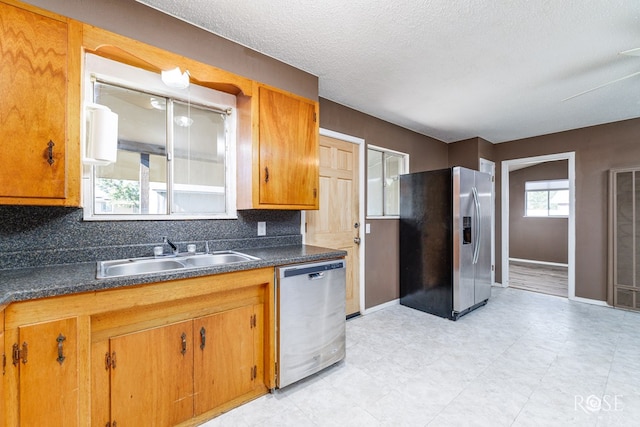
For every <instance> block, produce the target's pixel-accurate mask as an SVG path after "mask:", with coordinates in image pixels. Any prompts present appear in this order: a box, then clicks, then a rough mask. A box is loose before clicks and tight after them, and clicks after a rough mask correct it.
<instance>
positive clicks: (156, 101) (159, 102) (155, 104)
mask: <svg viewBox="0 0 640 427" xmlns="http://www.w3.org/2000/svg"><path fill="white" fill-rule="evenodd" d="M149 104H151V107H152V108H154V109H156V110H163V111H164V110H166V109H167V101H166V100H165V99H164V98H149Z"/></svg>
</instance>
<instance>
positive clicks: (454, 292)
mask: <svg viewBox="0 0 640 427" xmlns="http://www.w3.org/2000/svg"><path fill="white" fill-rule="evenodd" d="M491 192H492V185H491V176H490V175H488V174H485V173H481V172H477V171H474V170H471V169H466V168H463V167H455V168H449V169H442V170H436V171H429V172H419V173H412V174H408V175H402V176H400V304H402V305H406V306H408V307H412V308H415V309H418V310H422V311H425V312H427V313H431V314H435V315H437V316H440V317H446V318H448V319H452V320H457V319H458V318H459V317H460V316H462V315H464V314H466V313H468V312H469V311H471V310H473V309H475V308H477V307H480V306H482V305H484V304H486V303H487V301H488V299H489V297H490V296H491V199H492V197H491Z"/></svg>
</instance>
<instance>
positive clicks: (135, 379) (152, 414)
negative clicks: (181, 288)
mask: <svg viewBox="0 0 640 427" xmlns="http://www.w3.org/2000/svg"><path fill="white" fill-rule="evenodd" d="M192 329H193V321H191V320H189V321H185V322H179V323H174V324H171V325H167V326H163V327H158V328H153V329H147V330H144V331H141V332H135V333H132V334H128V335H122V336H119V337H115V338H111V339H110V350H111V358H112V362H111V421H112V423H117V424H118V425H122V426H143V425H153V426H156V427H162V426H173V425H175V424H178V423H180V422H182V421H185V420H188V419H190V418H191V417H192V416H193V351H194V349H193V345H192V344H193V333H192Z"/></svg>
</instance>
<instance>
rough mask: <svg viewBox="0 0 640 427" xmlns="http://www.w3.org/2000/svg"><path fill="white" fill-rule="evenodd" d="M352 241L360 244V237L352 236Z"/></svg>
mask: <svg viewBox="0 0 640 427" xmlns="http://www.w3.org/2000/svg"><path fill="white" fill-rule="evenodd" d="M353 243H355V244H356V245H359V244H360V238H359V237H354V238H353Z"/></svg>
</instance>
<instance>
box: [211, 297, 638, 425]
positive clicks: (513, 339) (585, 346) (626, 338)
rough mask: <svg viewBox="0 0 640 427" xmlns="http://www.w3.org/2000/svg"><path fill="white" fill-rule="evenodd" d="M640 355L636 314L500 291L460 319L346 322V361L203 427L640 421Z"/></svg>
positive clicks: (417, 315) (415, 316)
mask: <svg viewBox="0 0 640 427" xmlns="http://www.w3.org/2000/svg"><path fill="white" fill-rule="evenodd" d="M639 354H640V313H635V312H627V311H622V310H617V309H613V308H609V307H603V306H597V305H591V304H585V303H580V302H575V301H571V300H568V299H567V298H559V297H556V296H550V295H544V294H541V293H534V292H527V291H523V290H519V289H513V288H498V287H494V288H492V297H491V299H490V300H489V303H488V304H487V305H486V306H484V307H481V308H479V309H478V310H475V311H474V312H471V313H469V314H467V315H466V316H463V317H461V318H460V319H459V320H458V321H457V322H452V321H450V320H446V319H441V318H439V317H436V316H433V315H430V314H426V313H423V312H420V311H417V310H413V309H411V308H407V307H404V306H401V305H392V306H388V307H386V308H384V309H381V310H379V311H376V312H373V313H370V314H367V315H364V316H361V317H357V318H354V319H352V320H349V321H348V322H347V356H346V359H345V360H344V361H342V362H340V363H338V364H336V365H334V366H333V367H330V368H328V369H326V370H325V371H323V372H321V373H319V374H316V375H314V376H312V377H310V378H307V379H305V380H302V381H300V382H298V383H296V384H294V385H291V386H289V387H287V388H285V389H283V390H280V391H277V392H275V393H274V394H268V395H266V396H263V397H261V398H259V399H256V400H254V401H252V402H250V403H248V404H246V405H243V406H241V407H239V408H236V409H234V410H231V411H229V412H228V413H226V414H223V415H221V416H219V417H217V418H215V419H213V420H211V421H209V422H207V423H205V424H203V425H202V426H203V427H216V426H278V427H280V426H429V427H440V426H447V427H450V426H480V427H483V426H488V427H489V426H490V427H496V426H517V427H520V426H545V427H546V426H562V427H567V426H580V427H585V426H586V427H588V426H593V427H602V426H616V427H624V426H634V427H635V426H637V425H638V420H640V357H638V355H639Z"/></svg>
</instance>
